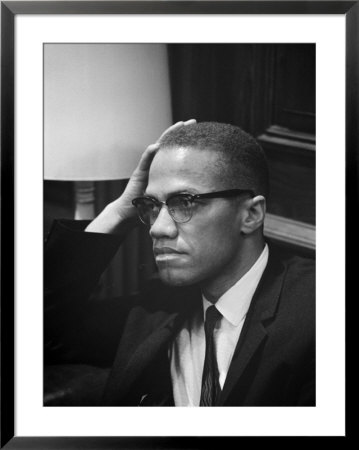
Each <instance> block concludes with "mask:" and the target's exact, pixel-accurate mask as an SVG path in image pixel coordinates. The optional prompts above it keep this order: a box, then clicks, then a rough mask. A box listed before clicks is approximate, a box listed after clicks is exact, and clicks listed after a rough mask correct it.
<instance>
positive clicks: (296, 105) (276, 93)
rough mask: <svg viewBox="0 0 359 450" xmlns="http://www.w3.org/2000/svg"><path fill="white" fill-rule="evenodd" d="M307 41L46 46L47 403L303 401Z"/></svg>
mask: <svg viewBox="0 0 359 450" xmlns="http://www.w3.org/2000/svg"><path fill="white" fill-rule="evenodd" d="M315 63H316V48H315V44H116V43H108V44H106V43H105V44H86V43H83V44H81V43H79V44H71V43H66V44H60V43H59V44H46V43H45V44H44V131H45V132H44V220H45V226H44V231H45V239H46V243H45V260H44V294H45V295H44V363H45V367H44V405H46V406H195V407H197V406H291V407H293V406H298V407H300V406H315V404H316V403H315V92H316V90H315V74H316V71H315V67H316V64H315Z"/></svg>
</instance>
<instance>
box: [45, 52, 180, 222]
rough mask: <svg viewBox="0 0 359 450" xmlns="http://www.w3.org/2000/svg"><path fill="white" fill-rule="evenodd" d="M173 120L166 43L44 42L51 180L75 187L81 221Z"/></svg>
mask: <svg viewBox="0 0 359 450" xmlns="http://www.w3.org/2000/svg"><path fill="white" fill-rule="evenodd" d="M171 122H172V112H171V102H170V84H169V74H168V60H167V49H166V45H165V44H45V45H44V178H45V179H46V180H61V181H75V182H76V183H75V191H76V195H75V200H76V208H75V219H92V218H93V217H94V213H95V211H94V181H100V180H101V181H102V180H118V179H126V178H129V177H130V176H131V174H132V172H133V170H134V168H135V167H136V165H137V162H138V161H139V158H140V155H141V154H142V152H143V151H144V149H145V148H146V147H147V146H148V145H149V144H151V143H154V142H155V141H156V140H157V138H158V137H159V136H160V135H161V133H162V132H163V131H164V130H165V129H166V128H167V127H168V126H169V125H170V124H171Z"/></svg>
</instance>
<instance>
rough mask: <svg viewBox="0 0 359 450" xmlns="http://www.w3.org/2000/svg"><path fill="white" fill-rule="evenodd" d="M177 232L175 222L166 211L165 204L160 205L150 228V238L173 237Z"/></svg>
mask: <svg viewBox="0 0 359 450" xmlns="http://www.w3.org/2000/svg"><path fill="white" fill-rule="evenodd" d="M177 234H178V229H177V224H176V222H175V221H174V220H173V219H172V217H171V215H170V213H169V212H168V208H167V206H162V208H161V211H160V213H159V214H158V216H157V219H156V220H155V222H154V224H153V225H152V226H151V228H150V236H151V238H152V239H160V238H164V237H167V238H170V239H174V238H175V237H176V236H177Z"/></svg>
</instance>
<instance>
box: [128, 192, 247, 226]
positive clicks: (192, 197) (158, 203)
mask: <svg viewBox="0 0 359 450" xmlns="http://www.w3.org/2000/svg"><path fill="white" fill-rule="evenodd" d="M243 193H248V194H250V195H252V196H254V191H253V190H251V189H227V190H225V191H216V192H207V193H204V194H195V195H194V194H187V193H183V194H182V193H179V194H173V195H171V196H170V197H168V199H167V200H166V201H165V202H161V201H159V200H157V199H156V198H154V197H150V196H143V197H137V198H134V199H133V200H132V204H133V206H135V207H136V208H137V206H138V205H137V203H138V201H140V200H151V201H152V202H153V203H154V204H155V206H157V207H158V208H160V207H161V205H166V206H167V208H168V210H169V213H170V215H171V217H172V219H173V220H174V221H175V222H176V223H186V222H189V221H190V220H191V218H192V211H191V214H190V216H189V217H188V219H186V220H183V221H180V220H177V219H175V217H174V216H173V214H172V212H171V211H170V208H169V205H168V202H169V201H170V200H171V199H172V198H174V197H185V198H187V199H188V200H189V201H190V202H191V205H192V204H193V202H194V201H195V200H196V199H200V198H220V197H234V196H236V195H240V194H243ZM137 213H138V216H139V218H140V220H141V222H142V223H144V224H145V225H150V226H151V225H152V224H151V222H149V221H146V220H145V219H144V217H142V215H141V214H140V211H139V209H138V208H137Z"/></svg>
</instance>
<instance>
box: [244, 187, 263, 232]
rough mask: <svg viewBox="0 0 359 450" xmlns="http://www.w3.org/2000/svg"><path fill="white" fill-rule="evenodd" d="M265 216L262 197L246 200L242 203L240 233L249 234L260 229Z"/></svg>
mask: <svg viewBox="0 0 359 450" xmlns="http://www.w3.org/2000/svg"><path fill="white" fill-rule="evenodd" d="M265 214H266V199H265V198H264V197H263V195H257V196H256V197H253V198H251V199H248V200H246V201H245V203H244V211H243V216H242V227H241V231H242V233H244V234H251V233H253V231H255V230H257V229H258V228H260V227H261V226H262V225H263V223H264V217H265Z"/></svg>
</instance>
